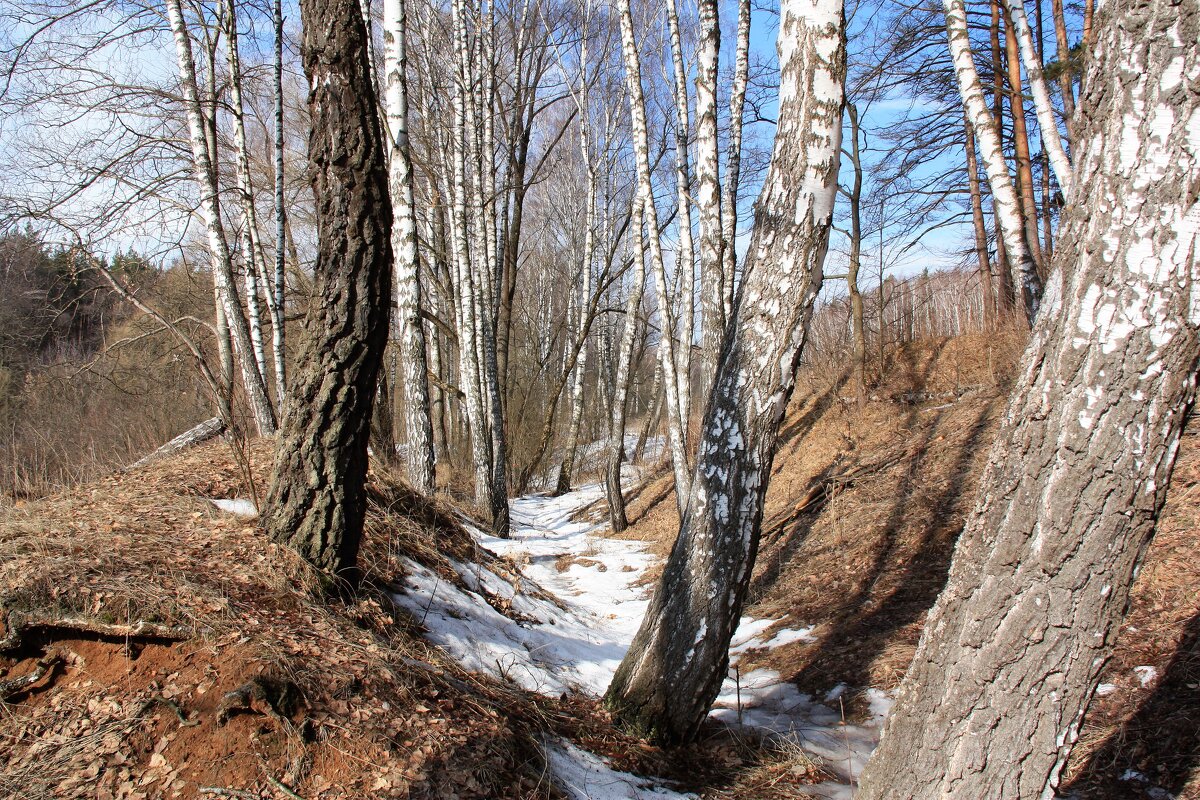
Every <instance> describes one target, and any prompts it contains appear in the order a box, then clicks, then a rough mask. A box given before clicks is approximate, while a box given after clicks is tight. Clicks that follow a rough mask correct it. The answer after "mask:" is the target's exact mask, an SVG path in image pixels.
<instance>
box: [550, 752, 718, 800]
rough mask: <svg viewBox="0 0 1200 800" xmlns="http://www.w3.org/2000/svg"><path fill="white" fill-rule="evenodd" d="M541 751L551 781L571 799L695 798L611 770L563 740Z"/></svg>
mask: <svg viewBox="0 0 1200 800" xmlns="http://www.w3.org/2000/svg"><path fill="white" fill-rule="evenodd" d="M545 753H546V764H547V766H549V768H550V771H551V773H553V775H554V782H555V784H556V785H557V787H558V788H559V789H560V790H561V791H562V792H563V793H564V794H566V796H567V797H569V798H571V800H684V798H694V797H696V795H694V794H682V793H680V792H675V791H672V790H670V789H665V788H662V787H660V786H655V785H654V784H653V782H652V781H649V780H647V779H646V778H639V777H638V776H636V775H631V774H630V773H628V772H620V771H618V770H615V769H613V768H612V767H610V766H609V765H608V762H607V761H606V760H605V759H603V758H601V757H600V756H597V755H594V754H592V753H589V752H587V751H586V750H581V749H580V748H578V747H576V746H575V745H573V744H571V743H570V742H567V741H560V742H558V743H554V744H550V743H548V744H547V745H546V747H545Z"/></svg>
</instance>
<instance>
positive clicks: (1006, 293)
mask: <svg viewBox="0 0 1200 800" xmlns="http://www.w3.org/2000/svg"><path fill="white" fill-rule="evenodd" d="M989 5H990V7H991V12H992V19H991V24H990V25H989V26H988V34H989V36H988V38H989V40H990V43H991V52H992V118H993V119H995V120H997V126H996V141H997V142H998V146H999V150H1000V153H1001V155H1003V153H1004V125H1003V122H1004V95H1005V92H1004V73H1005V68H1004V51H1003V50H1002V49H1001V47H1000V0H991V2H990V4H989ZM963 113H964V114H967V110H966V106H965V105H964V106H963ZM970 116H971V115H970V114H967V124H971V123H970ZM985 174H986V172H985ZM988 188H989V189H990V188H991V182H990V181H989V183H988ZM1000 214H1001V209H1000V206H999V205H997V204H996V203H995V201H994V200H993V202H992V227H993V230H994V231H995V237H996V264H997V267H998V269H997V271H996V278H997V281H996V307H997V311H998V313H997V315H996V316H997V318H1003V319H1005V320H1007V319H1009V315H1010V314H1011V313H1013V311H1014V310H1015V309H1016V305H1017V298H1016V288H1015V287H1016V286H1017V285H1018V284H1020V282H1021V281H1020V276H1019V275H1018V274H1017V264H1016V263H1015V262H1014V261H1013V260H1012V259H1010V258H1009V256H1008V250H1007V248H1005V246H1004V225H1003V224H1002V223H1001V221H1000Z"/></svg>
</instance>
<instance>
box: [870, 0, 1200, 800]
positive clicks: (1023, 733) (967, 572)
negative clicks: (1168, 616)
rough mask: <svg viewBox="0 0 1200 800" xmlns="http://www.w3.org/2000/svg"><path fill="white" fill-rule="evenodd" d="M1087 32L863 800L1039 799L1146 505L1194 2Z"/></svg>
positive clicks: (1196, 161)
mask: <svg viewBox="0 0 1200 800" xmlns="http://www.w3.org/2000/svg"><path fill="white" fill-rule="evenodd" d="M1096 23H1097V26H1098V40H1097V42H1096V45H1095V50H1094V61H1093V64H1092V67H1091V70H1092V71H1091V72H1090V73H1089V78H1088V81H1087V85H1086V88H1085V90H1084V93H1083V95H1082V96H1081V98H1080V103H1079V117H1078V118H1077V124H1078V126H1079V127H1078V130H1079V133H1080V136H1079V141H1080V142H1081V143H1083V145H1082V150H1081V151H1080V152H1079V153H1077V154H1076V184H1075V192H1074V195H1073V198H1072V204H1071V206H1069V207H1068V208H1067V210H1066V212H1065V214H1064V218H1063V225H1062V228H1061V231H1060V234H1059V241H1058V246H1057V247H1056V249H1055V252H1056V253H1057V255H1056V261H1055V264H1054V270H1053V272H1052V274H1051V279H1050V282H1049V286H1048V291H1047V293H1046V301H1047V302H1046V306H1047V307H1046V310H1045V312H1044V313H1043V314H1042V315H1041V317H1040V318H1039V323H1038V325H1037V327H1036V328H1035V329H1034V332H1033V338H1032V341H1031V342H1030V345H1029V348H1028V350H1027V351H1026V353H1025V357H1024V359H1023V361H1022V370H1021V378H1020V380H1019V381H1018V384H1017V386H1016V388H1015V392H1014V395H1013V398H1012V400H1011V401H1010V402H1009V407H1008V411H1007V413H1006V415H1005V417H1004V422H1003V423H1002V426H1001V430H1000V433H999V435H998V437H997V440H996V443H995V445H994V446H993V449H992V452H991V457H990V459H989V462H988V466H987V468H986V469H985V471H984V474H983V477H982V478H981V479H980V485H979V494H978V499H977V501H976V506H975V510H974V512H973V513H972V515H971V517H970V519H969V520H968V521H967V524H966V527H965V529H964V531H963V534H962V538H961V539H960V541H959V544H958V547H957V550H956V551H955V555H954V562H953V565H952V567H951V570H950V578H949V582H948V583H947V586H946V589H945V591H944V592H943V593H942V595H941V597H939V598H938V602H937V604H936V605H935V606H934V609H933V611H932V612H931V614H930V617H929V621H928V623H927V624H926V627H925V634H924V635H923V637H922V640H921V643H920V645H919V647H918V650H917V654H916V656H915V658H914V660H913V664H912V667H911V669H910V670H909V673H908V675H907V676H906V677H905V679H904V682H903V684H902V685H901V687H900V690H899V695H898V698H897V702H896V705H895V708H894V709H893V711H892V717H891V719H890V720H889V722H888V723H887V725H886V727H885V728H884V733H883V740H882V742H881V743H880V747H879V750H878V751H877V752H876V754H875V756H874V758H873V759H872V760H871V762H870V764H868V766H867V769H866V771H865V773H864V774H863V776H862V789H861V791H860V792H859V795H858V797H859V798H861V799H862V800H871V799H873V798H883V797H906V798H943V797H1004V798H1014V799H1015V800H1020V798H1040V797H1053V796H1055V790H1056V789H1057V786H1058V782H1059V776H1060V774H1061V770H1062V768H1063V765H1064V763H1065V762H1066V759H1067V757H1068V756H1069V755H1070V752H1071V748H1072V745H1074V743H1075V741H1076V739H1077V737H1078V735H1079V731H1080V727H1081V725H1082V721H1083V715H1084V713H1085V712H1086V710H1087V707H1088V703H1089V702H1090V700H1091V698H1092V695H1093V692H1094V691H1095V689H1096V685H1097V681H1098V679H1099V676H1100V671H1101V669H1103V667H1104V665H1105V663H1106V662H1107V660H1108V658H1109V657H1110V656H1111V654H1112V649H1113V642H1114V640H1115V638H1116V636H1117V630H1118V627H1119V626H1120V624H1121V620H1122V618H1123V617H1124V614H1125V610H1126V608H1127V606H1128V603H1129V595H1130V587H1131V584H1132V582H1133V577H1134V575H1135V573H1136V571H1137V568H1138V565H1139V563H1140V561H1141V559H1142V556H1143V554H1144V553H1145V550H1146V547H1147V545H1148V544H1149V542H1150V538H1151V536H1152V535H1153V532H1154V525H1155V520H1156V519H1157V517H1158V514H1159V511H1160V510H1161V508H1162V504H1163V501H1164V498H1165V496H1166V491H1167V484H1168V482H1169V480H1170V477H1171V468H1172V465H1173V463H1174V460H1175V454H1176V450H1177V448H1178V445H1179V435H1180V430H1181V429H1182V427H1183V424H1184V419H1185V418H1186V416H1187V414H1188V411H1189V409H1190V406H1191V404H1192V400H1193V396H1194V391H1195V381H1196V368H1197V359H1198V357H1200V331H1198V322H1197V320H1198V318H1200V317H1198V313H1200V309H1197V308H1196V305H1195V304H1196V302H1197V298H1196V296H1195V294H1194V292H1195V288H1196V286H1198V285H1200V255H1198V254H1200V249H1198V248H1200V225H1198V222H1200V199H1198V197H1200V196H1198V195H1197V187H1200V140H1198V139H1197V136H1196V122H1195V120H1196V119H1197V115H1198V114H1200V45H1198V44H1197V38H1196V31H1197V29H1198V28H1200V2H1197V0H1183V2H1181V3H1180V2H1172V0H1152V2H1146V3H1140V4H1125V3H1105V4H1104V5H1102V6H1101V7H1100V8H1099V9H1098V10H1097V12H1096Z"/></svg>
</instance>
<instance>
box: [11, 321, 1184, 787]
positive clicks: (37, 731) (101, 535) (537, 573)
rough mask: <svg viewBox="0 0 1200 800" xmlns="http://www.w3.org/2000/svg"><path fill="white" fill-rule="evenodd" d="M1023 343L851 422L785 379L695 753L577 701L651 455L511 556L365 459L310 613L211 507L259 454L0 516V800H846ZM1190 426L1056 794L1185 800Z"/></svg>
mask: <svg viewBox="0 0 1200 800" xmlns="http://www.w3.org/2000/svg"><path fill="white" fill-rule="evenodd" d="M1014 353H1015V346H1014V343H1013V342H1008V341H1006V340H1004V339H1003V338H995V337H993V338H992V339H990V340H984V339H982V338H979V337H961V338H958V339H949V340H938V341H936V342H932V343H928V342H927V343H923V344H917V345H910V346H908V347H905V348H902V349H899V350H897V351H896V352H895V353H894V354H893V363H892V369H891V370H890V371H889V375H890V378H889V381H888V383H887V384H886V385H884V386H880V387H877V389H876V390H875V391H874V394H873V397H872V400H871V401H870V402H869V403H868V404H867V406H866V408H865V409H863V410H861V411H859V410H858V409H857V408H856V407H855V406H854V405H853V403H852V402H850V401H849V400H848V398H847V395H849V394H850V392H849V389H848V387H847V385H846V376H845V375H844V374H839V373H838V370H836V369H830V368H829V367H827V366H821V365H818V366H813V367H809V368H806V369H804V370H802V373H801V376H800V382H799V385H798V388H797V391H796V394H795V397H794V400H793V403H792V406H791V409H790V410H789V414H788V418H787V421H786V424H785V426H784V432H783V436H782V437H781V440H780V447H779V452H778V456H777V458H776V461H775V468H774V475H773V479H772V484H771V488H770V491H769V493H768V501H767V508H766V514H765V519H764V532H763V539H762V548H761V551H760V554H759V559H758V564H757V568H756V571H755V574H754V578H753V584H752V588H751V592H752V596H751V603H750V605H749V607H748V608H747V609H746V612H745V616H744V617H743V620H742V625H741V629H740V630H739V632H738V634H737V636H736V637H735V641H734V653H733V656H734V665H733V668H732V669H731V675H730V678H729V680H728V681H727V684H726V686H725V687H724V688H723V690H722V694H721V697H720V698H719V699H718V703H717V708H716V709H715V710H714V712H713V715H712V717H713V722H712V723H710V725H709V726H708V728H707V729H706V731H705V735H704V736H703V737H702V740H701V741H700V742H699V743H698V744H696V745H694V746H692V747H690V748H686V749H684V750H682V751H676V752H664V751H661V750H658V749H657V748H651V747H646V746H644V745H643V744H641V743H639V742H636V741H633V740H630V739H629V738H628V737H627V736H625V735H624V734H622V733H621V732H620V731H617V730H615V729H614V728H613V726H612V724H611V721H610V720H609V718H608V716H607V714H605V713H604V712H603V711H602V710H601V709H599V707H598V703H597V698H598V696H599V694H600V693H601V692H602V691H603V689H604V687H605V686H606V685H607V682H608V680H609V678H610V677H611V674H612V670H613V669H614V668H615V666H616V664H617V663H618V662H619V661H620V658H621V657H622V655H623V653H624V651H625V648H627V647H628V644H629V640H630V639H631V637H632V635H633V632H634V631H635V630H636V627H637V624H638V621H639V620H640V615H641V613H642V611H643V610H644V608H645V603H646V592H647V590H648V589H649V588H650V587H651V586H652V582H653V579H654V577H655V576H656V574H657V570H658V569H659V565H660V563H661V557H662V556H663V555H664V554H665V552H666V551H667V549H668V548H669V547H670V544H671V541H672V539H673V537H674V534H675V530H676V526H677V524H678V521H677V518H676V515H675V509H674V501H673V498H672V497H671V483H670V481H671V479H670V476H669V475H667V474H666V473H665V471H663V470H662V469H661V466H662V465H659V471H658V472H655V471H654V469H655V468H654V465H642V466H641V467H640V468H639V469H630V470H629V471H628V473H627V480H628V481H629V482H630V484H631V485H632V484H634V483H637V484H638V486H639V488H638V489H637V490H636V491H635V497H634V499H633V501H632V503H631V507H630V511H631V521H632V522H633V525H632V527H631V528H630V529H629V530H628V531H627V532H626V533H625V534H623V535H622V536H621V537H612V536H611V534H610V532H609V531H608V529H607V528H606V526H605V523H604V519H603V513H602V505H601V501H600V497H601V493H600V491H599V489H598V488H597V487H596V486H594V485H589V484H587V483H586V481H587V480H588V479H587V477H586V476H585V478H584V479H583V481H582V482H583V483H584V485H581V486H580V487H579V488H578V489H577V490H576V491H575V492H572V493H570V494H568V495H565V496H563V497H560V498H550V497H546V496H530V497H524V498H517V499H515V500H514V502H513V521H514V535H513V538H512V539H511V540H496V539H492V538H491V537H488V536H486V535H484V534H482V533H481V532H480V531H479V530H478V529H477V528H476V527H475V526H474V525H473V524H472V522H471V520H470V519H469V518H467V517H465V516H463V515H462V514H461V513H459V512H458V511H456V510H455V509H453V508H450V507H448V506H444V505H442V504H441V503H433V504H431V503H429V502H428V501H425V500H422V499H421V498H419V497H416V496H415V495H413V494H412V493H411V492H410V491H408V490H407V489H405V488H404V487H403V485H402V484H401V483H400V482H398V481H396V480H394V479H392V478H390V477H389V476H388V475H387V474H386V473H385V472H381V471H377V472H375V473H374V474H373V476H372V483H371V510H370V515H369V523H368V535H367V540H366V545H365V550H364V556H363V561H364V566H365V567H366V572H367V579H366V583H365V589H364V592H363V594H362V595H361V597H360V598H359V599H358V600H357V601H355V602H354V603H340V602H331V601H328V600H326V599H323V598H322V597H321V595H320V593H319V592H318V591H317V584H316V579H315V578H314V576H313V574H312V573H311V572H310V570H309V569H308V568H307V567H306V565H304V564H303V563H302V562H300V561H299V560H298V559H297V558H295V557H293V556H292V554H291V553H290V552H289V551H287V550H285V549H282V548H279V547H276V546H275V545H273V544H270V543H269V542H267V541H266V540H265V539H264V538H263V537H262V535H261V531H260V530H259V529H258V528H257V526H256V525H255V522H254V518H253V517H252V516H239V515H238V514H237V513H233V512H243V513H244V511H245V506H246V502H245V500H244V498H248V497H253V496H255V495H257V494H259V493H261V492H262V489H263V486H264V483H265V480H266V477H265V472H266V468H267V465H268V464H269V463H270V458H271V446H270V444H269V443H267V442H258V443H255V444H252V445H251V446H250V447H249V448H248V449H247V450H245V451H238V453H237V456H236V457H235V451H234V450H233V449H231V448H230V447H229V445H228V444H226V443H223V442H215V443H212V444H208V445H204V446H201V447H199V448H196V449H195V450H193V451H190V452H188V453H185V454H183V455H177V456H174V457H170V458H167V459H164V460H162V461H159V462H156V463H153V464H151V465H149V466H147V467H143V468H140V469H136V470H131V471H129V472H126V473H121V474H116V475H113V476H110V477H108V478H105V479H102V480H100V481H97V482H94V483H92V484H89V485H87V486H85V487H83V488H81V489H79V490H75V491H71V492H64V493H61V494H59V495H55V496H51V497H48V498H45V499H42V500H38V501H34V502H29V503H23V504H19V505H18V506H17V507H16V508H13V509H9V510H7V511H5V512H4V516H3V518H0V607H2V608H3V610H4V612H5V622H6V635H5V637H4V638H3V639H0V655H2V656H4V660H3V662H2V663H3V666H4V667H5V670H6V671H5V672H4V673H3V675H2V676H0V694H2V695H3V697H2V699H3V700H4V701H5V702H6V703H7V710H8V713H7V716H6V719H5V722H4V723H3V731H4V733H5V737H4V739H3V743H0V796H5V797H14V798H15V797H20V798H26V797H28V798H50V797H103V798H134V797H144V798H151V797H181V798H192V797H236V798H251V797H253V798H285V797H287V798H295V797H302V798H306V800H311V799H312V798H330V799H332V798H341V797H388V798H391V797H395V798H435V797H436V798H442V797H447V798H448V797H463V798H487V797H497V798H503V797H514V798H516V797H568V798H582V799H584V800H587V799H588V798H633V799H634V800H642V799H643V798H653V800H667V799H669V798H670V799H674V800H679V798H686V797H696V796H700V797H713V798H716V797H729V798H746V799H747V800H748V799H749V798H758V799H759V800H765V799H767V798H788V797H800V796H808V795H809V794H810V793H815V794H816V795H817V796H822V797H838V798H841V797H852V796H853V786H854V784H853V781H854V777H855V776H856V775H857V773H858V772H859V771H860V770H861V767H862V763H863V762H864V761H865V759H866V758H867V756H869V754H870V751H871V748H872V747H873V746H874V743H875V741H876V739H877V735H878V728H879V724H880V722H881V720H882V717H883V715H884V714H885V713H886V711H887V708H888V706H889V705H890V700H889V697H890V693H891V692H892V691H893V690H894V689H895V687H896V686H897V684H898V682H899V680H900V678H901V677H902V676H903V673H904V671H905V669H906V668H907V664H908V661H909V660H910V659H911V657H912V653H913V651H914V648H915V646H916V643H917V640H918V638H919V636H920V633H921V626H922V623H923V619H924V615H925V612H926V611H927V610H928V608H929V606H930V605H931V604H932V602H933V600H934V598H935V597H936V596H937V593H938V592H939V590H940V588H941V586H942V583H943V582H944V580H945V576H946V571H947V569H948V565H949V559H950V556H951V552H952V549H953V545H954V541H955V538H956V536H957V534H958V531H959V529H960V528H961V525H962V522H963V519H964V517H965V515H966V514H967V512H968V511H969V509H970V505H971V503H972V502H973V497H974V491H975V486H976V479H977V476H978V473H979V469H980V467H981V466H982V464H983V463H984V461H985V459H986V457H987V451H988V445H989V443H990V440H991V437H992V434H993V433H994V430H995V428H996V425H997V424H998V421H999V418H1000V415H1001V414H1002V413H1003V405H1004V399H1003V396H1004V392H1005V384H1006V380H1007V378H1006V370H1007V369H1008V368H1009V365H1011V364H1012V362H1013V358H1014ZM1195 437H1196V434H1195V433H1189V434H1188V435H1187V436H1186V437H1185V440H1184V445H1183V449H1182V452H1181V457H1180V461H1179V464H1178V466H1177V468H1176V475H1175V479H1174V482H1173V485H1172V487H1171V490H1170V497H1169V502H1168V505H1167V508H1166V510H1165V512H1164V515H1163V519H1162V522H1161V525H1160V529H1159V533H1158V535H1157V537H1156V539H1155V541H1154V544H1153V545H1152V547H1151V550H1150V552H1149V554H1148V556H1147V561H1146V565H1145V567H1144V568H1143V570H1142V572H1141V575H1140V577H1139V580H1138V584H1137V588H1136V591H1135V597H1134V603H1133V608H1132V610H1131V613H1130V616H1129V619H1128V620H1127V624H1126V625H1125V627H1124V628H1123V629H1122V634H1121V638H1120V640H1119V641H1118V646H1117V652H1116V654H1115V656H1114V658H1113V659H1112V661H1111V663H1110V664H1108V665H1107V667H1106V668H1105V674H1104V677H1103V686H1102V689H1101V696H1100V697H1098V698H1097V700H1096V701H1095V703H1094V704H1093V709H1092V712H1091V714H1090V716H1089V720H1088V724H1087V725H1086V726H1085V728H1084V730H1083V733H1082V737H1081V742H1080V744H1079V746H1078V748H1077V750H1076V755H1075V757H1074V760H1073V761H1072V763H1071V765H1070V770H1071V775H1072V780H1073V782H1072V784H1071V791H1072V792H1074V795H1073V796H1077V797H1080V798H1142V797H1144V798H1152V799H1153V800H1161V798H1164V797H1168V796H1169V797H1176V798H1184V799H1187V798H1193V799H1194V798H1197V797H1200V775H1197V774H1196V773H1197V772H1200V771H1198V770H1197V752H1198V742H1197V721H1198V720H1200V691H1198V690H1197V686H1198V685H1200V641H1198V640H1200V636H1198V633H1200V627H1198V625H1200V623H1198V622H1197V621H1198V620H1200V597H1198V596H1197V591H1196V587H1197V585H1200V564H1197V563H1196V559H1195V558H1194V557H1193V553H1194V551H1195V540H1196V531H1197V527H1198V525H1200V514H1198V513H1197V508H1196V503H1195V498H1194V489H1195V486H1196V485H1197V484H1198V483H1200V449H1198V448H1197V447H1196V446H1195ZM242 463H248V464H250V465H251V467H250V469H249V471H247V470H246V469H244V468H243V467H242V466H239V464H242ZM639 470H640V471H639ZM643 472H644V473H645V474H646V475H648V476H649V477H648V478H647V479H646V480H645V481H642V482H638V477H639V476H640V475H641V474H642V473H643ZM214 500H236V501H239V502H234V503H224V504H223V507H218V505H217V504H214V502H212V501H214ZM639 775H640V776H651V777H637V776H639Z"/></svg>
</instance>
